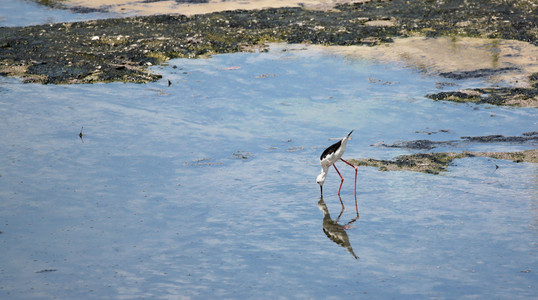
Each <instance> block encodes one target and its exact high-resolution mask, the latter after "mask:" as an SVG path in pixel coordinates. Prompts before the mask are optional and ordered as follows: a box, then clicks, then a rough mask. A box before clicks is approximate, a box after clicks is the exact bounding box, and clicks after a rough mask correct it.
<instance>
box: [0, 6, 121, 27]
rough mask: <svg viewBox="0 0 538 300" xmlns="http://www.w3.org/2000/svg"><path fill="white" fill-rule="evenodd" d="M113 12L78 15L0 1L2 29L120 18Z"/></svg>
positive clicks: (61, 10)
mask: <svg viewBox="0 0 538 300" xmlns="http://www.w3.org/2000/svg"><path fill="white" fill-rule="evenodd" d="M118 16H119V15H118V14H117V13H113V12H89V13H76V12H73V11H71V10H67V9H65V10H63V9H53V8H49V7H46V6H44V5H40V4H38V3H36V2H33V1H30V0H0V27H3V26H5V27H14V26H28V25H39V24H48V23H60V22H76V21H86V20H93V19H104V18H113V17H118Z"/></svg>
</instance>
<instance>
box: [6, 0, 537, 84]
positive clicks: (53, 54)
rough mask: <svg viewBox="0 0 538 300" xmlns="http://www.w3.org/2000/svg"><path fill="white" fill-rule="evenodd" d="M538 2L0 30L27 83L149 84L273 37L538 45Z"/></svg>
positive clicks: (294, 11) (375, 4)
mask: <svg viewBox="0 0 538 300" xmlns="http://www.w3.org/2000/svg"><path fill="white" fill-rule="evenodd" d="M537 16H538V8H537V7H536V5H533V3H532V2H529V3H527V1H519V0H503V1H501V0H494V1H486V0H478V1H463V0H446V1H442V2H436V3H435V5H434V3H433V2H432V1H429V0H421V1H405V0H393V1H370V2H366V3H356V4H342V5H338V6H336V7H335V9H334V10H331V11H317V10H309V9H304V8H300V7H291V8H271V9H261V10H252V11H247V10H236V11H223V12H217V13H211V14H205V15H195V16H191V17H187V16H181V15H154V16H145V17H130V18H118V19H105V20H93V21H87V22H76V23H57V24H46V25H38V26H27V27H4V28H2V29H1V30H0V74H3V75H6V76H19V77H22V78H23V80H24V81H25V82H39V83H55V84H61V83H92V82H110V81H124V82H141V83H143V82H149V81H155V80H158V79H160V78H161V75H159V74H154V73H151V72H150V71H149V70H148V67H149V66H151V65H155V64H162V63H163V62H166V61H167V60H168V59H172V58H194V57H200V56H206V55H212V54H218V53H232V52H240V51H249V50H252V49H254V50H260V49H261V50H263V49H264V48H265V46H266V43H267V42H287V43H307V44H318V45H377V44H381V43H390V42H392V41H393V38H395V37H410V36H416V35H420V36H427V37H439V36H453V35H457V36H471V37H484V38H502V39H514V40H520V41H526V42H529V43H531V44H533V45H537V43H538V42H537V41H538V31H537V30H536V28H537V27H538V26H537V24H538V21H537V19H538V17H537Z"/></svg>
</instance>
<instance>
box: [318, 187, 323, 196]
mask: <svg viewBox="0 0 538 300" xmlns="http://www.w3.org/2000/svg"><path fill="white" fill-rule="evenodd" d="M319 190H320V191H321V197H323V186H322V185H320V186H319Z"/></svg>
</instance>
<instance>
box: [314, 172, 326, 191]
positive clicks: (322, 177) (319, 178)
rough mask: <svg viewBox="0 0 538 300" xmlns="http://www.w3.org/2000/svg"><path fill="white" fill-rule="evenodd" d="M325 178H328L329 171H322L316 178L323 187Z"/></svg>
mask: <svg viewBox="0 0 538 300" xmlns="http://www.w3.org/2000/svg"><path fill="white" fill-rule="evenodd" d="M325 178H327V173H324V172H322V173H321V174H319V175H318V178H316V182H317V183H318V184H319V186H320V187H322V188H323V183H324V182H325Z"/></svg>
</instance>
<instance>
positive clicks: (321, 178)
mask: <svg viewBox="0 0 538 300" xmlns="http://www.w3.org/2000/svg"><path fill="white" fill-rule="evenodd" d="M352 133H353V130H351V132H350V133H349V134H348V135H347V136H346V137H344V138H342V139H341V140H339V141H338V142H336V143H334V144H333V145H331V146H329V148H327V149H325V151H323V153H322V154H321V156H320V158H319V163H320V164H321V173H320V174H319V175H318V177H317V179H316V182H317V183H318V184H319V187H320V189H321V194H322V195H323V183H324V182H325V178H326V177H327V172H328V171H329V168H330V167H331V166H333V167H334V169H335V170H336V173H338V175H339V176H340V179H341V181H340V187H339V188H338V195H340V189H342V184H343V183H344V177H342V174H340V171H338V169H337V168H336V165H335V164H334V163H335V162H337V161H338V160H341V161H343V162H345V163H346V164H348V165H350V166H352V167H353V168H355V198H357V167H356V166H354V165H352V164H351V163H349V162H347V161H345V160H343V159H342V155H343V154H344V151H346V145H347V141H349V140H350V139H351V134H352Z"/></svg>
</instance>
